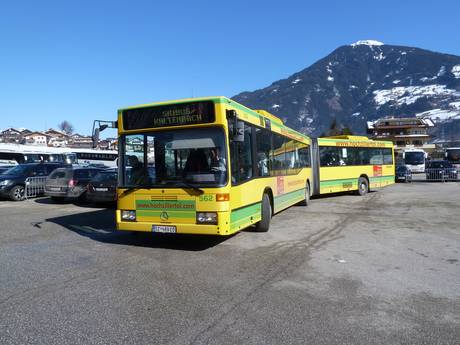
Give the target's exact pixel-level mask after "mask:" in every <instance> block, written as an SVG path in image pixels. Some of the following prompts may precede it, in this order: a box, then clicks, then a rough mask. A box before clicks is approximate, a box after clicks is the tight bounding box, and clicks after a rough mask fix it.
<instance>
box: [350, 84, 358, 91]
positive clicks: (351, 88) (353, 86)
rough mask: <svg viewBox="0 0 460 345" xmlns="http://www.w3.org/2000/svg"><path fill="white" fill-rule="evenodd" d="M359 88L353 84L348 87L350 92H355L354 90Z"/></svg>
mask: <svg viewBox="0 0 460 345" xmlns="http://www.w3.org/2000/svg"><path fill="white" fill-rule="evenodd" d="M357 88H358V87H357V86H356V85H353V84H352V85H350V86H349V87H348V90H353V89H357Z"/></svg>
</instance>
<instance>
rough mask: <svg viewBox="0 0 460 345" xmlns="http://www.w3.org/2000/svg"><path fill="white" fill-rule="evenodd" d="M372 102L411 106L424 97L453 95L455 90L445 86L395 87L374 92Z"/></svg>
mask: <svg viewBox="0 0 460 345" xmlns="http://www.w3.org/2000/svg"><path fill="white" fill-rule="evenodd" d="M373 94H374V101H375V103H376V104H377V105H383V104H385V103H388V102H395V103H396V104H398V105H402V104H413V103H415V102H416V101H417V100H418V99H419V98H422V97H426V96H446V95H454V94H455V90H452V89H448V88H446V86H445V85H438V84H432V85H425V86H397V87H393V88H391V89H386V90H375V91H374V92H373Z"/></svg>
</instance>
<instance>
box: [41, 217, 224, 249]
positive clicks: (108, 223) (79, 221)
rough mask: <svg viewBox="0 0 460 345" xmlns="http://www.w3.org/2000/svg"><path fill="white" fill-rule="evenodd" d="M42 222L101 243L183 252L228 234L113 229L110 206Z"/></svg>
mask: <svg viewBox="0 0 460 345" xmlns="http://www.w3.org/2000/svg"><path fill="white" fill-rule="evenodd" d="M46 221H47V222H50V223H54V224H57V225H60V226H62V227H63V228H65V229H67V230H70V231H72V232H74V233H76V234H78V235H80V236H84V237H88V238H90V239H92V240H94V241H98V242H102V243H109V244H118V245H128V246H138V247H150V248H163V249H173V250H184V251H203V250H206V249H209V248H212V247H214V246H216V245H218V244H219V243H222V242H223V241H225V240H227V239H229V238H230V237H231V236H221V237H220V236H219V237H218V236H204V235H201V236H200V235H183V234H157V233H151V232H134V233H132V232H128V231H126V232H125V231H117V230H116V227H115V214H114V210H112V209H102V210H98V211H91V212H86V213H78V214H71V215H67V216H60V217H55V218H48V219H46Z"/></svg>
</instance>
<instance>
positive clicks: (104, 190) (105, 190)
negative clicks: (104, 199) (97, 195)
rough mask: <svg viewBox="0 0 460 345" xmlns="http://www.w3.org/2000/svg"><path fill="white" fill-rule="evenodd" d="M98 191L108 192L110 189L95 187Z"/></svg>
mask: <svg viewBox="0 0 460 345" xmlns="http://www.w3.org/2000/svg"><path fill="white" fill-rule="evenodd" d="M94 190H95V191H96V192H107V191H108V190H109V189H108V188H94Z"/></svg>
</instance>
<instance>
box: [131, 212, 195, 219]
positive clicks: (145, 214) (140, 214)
mask: <svg viewBox="0 0 460 345" xmlns="http://www.w3.org/2000/svg"><path fill="white" fill-rule="evenodd" d="M165 212H167V213H168V217H169V218H193V219H194V218H195V215H196V213H195V212H180V211H179V212H178V211H165ZM162 213H163V211H136V215H137V216H138V217H160V215H161V214H162Z"/></svg>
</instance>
